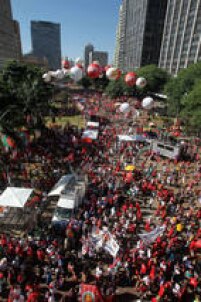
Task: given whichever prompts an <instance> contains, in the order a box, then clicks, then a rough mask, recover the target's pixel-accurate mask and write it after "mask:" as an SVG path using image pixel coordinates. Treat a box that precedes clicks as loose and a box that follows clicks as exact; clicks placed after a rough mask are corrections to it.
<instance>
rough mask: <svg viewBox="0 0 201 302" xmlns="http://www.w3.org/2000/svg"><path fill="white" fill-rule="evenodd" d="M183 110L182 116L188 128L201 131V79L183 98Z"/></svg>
mask: <svg viewBox="0 0 201 302" xmlns="http://www.w3.org/2000/svg"><path fill="white" fill-rule="evenodd" d="M181 103H182V105H183V110H182V112H181V117H182V118H183V122H184V125H186V128H187V130H190V131H191V130H192V129H193V130H195V131H196V132H197V133H200V131H201V81H198V82H196V83H195V85H194V86H193V89H192V90H191V92H190V93H188V94H186V95H185V96H183V98H182V99H181Z"/></svg>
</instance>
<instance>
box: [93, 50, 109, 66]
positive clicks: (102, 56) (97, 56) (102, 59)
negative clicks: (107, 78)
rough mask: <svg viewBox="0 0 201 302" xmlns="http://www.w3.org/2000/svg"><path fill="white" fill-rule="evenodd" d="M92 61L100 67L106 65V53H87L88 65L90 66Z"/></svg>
mask: <svg viewBox="0 0 201 302" xmlns="http://www.w3.org/2000/svg"><path fill="white" fill-rule="evenodd" d="M93 61H98V62H99V64H100V66H102V67H104V66H106V65H108V52H106V51H91V52H90V53H89V64H91V63H92V62H93Z"/></svg>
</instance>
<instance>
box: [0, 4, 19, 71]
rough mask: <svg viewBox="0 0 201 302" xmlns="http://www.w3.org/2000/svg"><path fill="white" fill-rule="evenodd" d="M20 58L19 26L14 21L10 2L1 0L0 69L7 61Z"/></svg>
mask: <svg viewBox="0 0 201 302" xmlns="http://www.w3.org/2000/svg"><path fill="white" fill-rule="evenodd" d="M20 58H21V41H20V30H19V24H18V22H17V21H14V20H13V17H12V9H11V3H10V0H0V68H2V67H3V65H4V63H5V62H6V61H7V60H12V59H15V60H19V59H20Z"/></svg>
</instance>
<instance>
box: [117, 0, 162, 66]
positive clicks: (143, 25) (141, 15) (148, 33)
mask: <svg viewBox="0 0 201 302" xmlns="http://www.w3.org/2000/svg"><path fill="white" fill-rule="evenodd" d="M166 7H167V0H163V1H161V0H141V1H138V0H124V1H123V3H122V14H121V19H122V20H121V22H122V24H123V25H124V28H125V30H124V31H123V30H122V32H123V34H122V39H121V40H120V64H119V67H120V68H121V69H122V70H123V71H129V70H134V69H137V68H139V67H141V66H144V65H148V64H158V61H159V54H160V45H161V40H162V33H163V26H164V18H165V13H166Z"/></svg>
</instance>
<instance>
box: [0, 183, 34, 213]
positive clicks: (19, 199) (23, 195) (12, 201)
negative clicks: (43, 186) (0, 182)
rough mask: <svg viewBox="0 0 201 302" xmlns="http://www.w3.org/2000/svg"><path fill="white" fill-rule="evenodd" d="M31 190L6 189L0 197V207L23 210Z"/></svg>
mask: <svg viewBox="0 0 201 302" xmlns="http://www.w3.org/2000/svg"><path fill="white" fill-rule="evenodd" d="M32 192H33V189H27V188H17V187H8V188H6V189H5V190H4V191H3V193H2V194H1V195H0V206H3V207H11V208H23V207H24V205H25V204H26V202H27V200H28V199H29V197H30V195H31V194H32Z"/></svg>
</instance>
